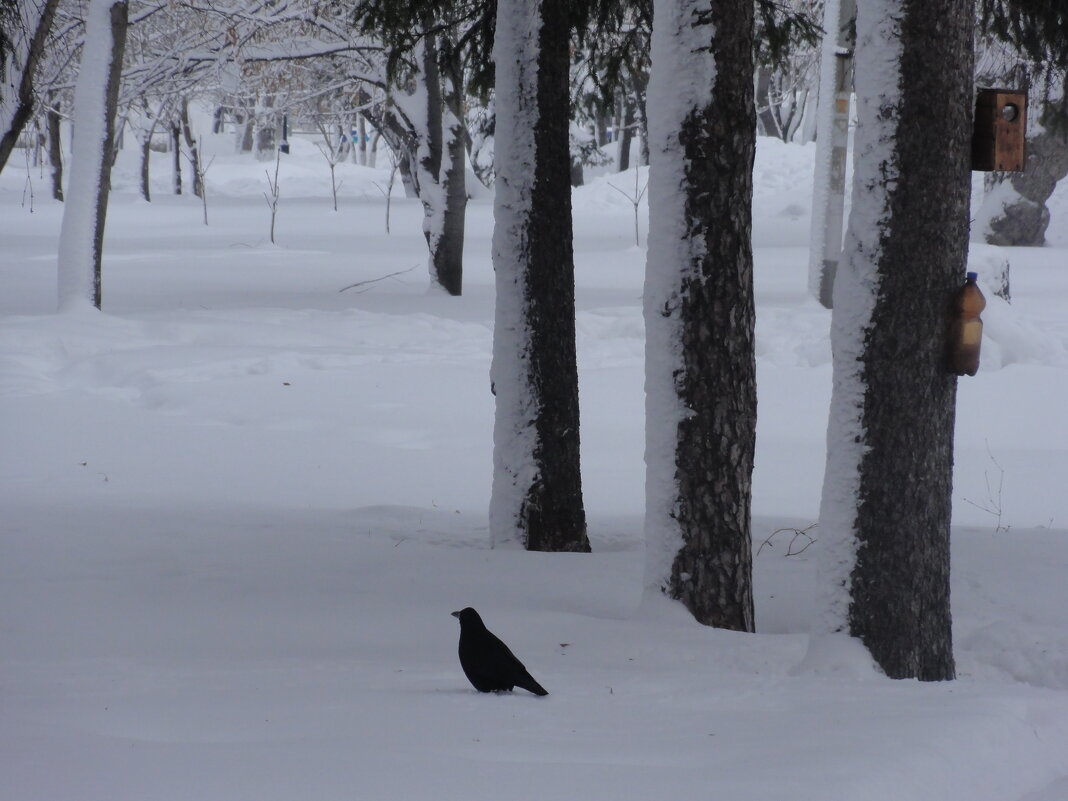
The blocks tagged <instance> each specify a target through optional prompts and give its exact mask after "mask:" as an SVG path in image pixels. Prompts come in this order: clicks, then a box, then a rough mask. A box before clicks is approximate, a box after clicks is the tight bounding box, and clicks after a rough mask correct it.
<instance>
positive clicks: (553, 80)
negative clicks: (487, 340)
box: [490, 0, 590, 551]
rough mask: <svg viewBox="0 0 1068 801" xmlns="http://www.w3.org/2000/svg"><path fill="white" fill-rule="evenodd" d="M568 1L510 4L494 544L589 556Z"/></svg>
mask: <svg viewBox="0 0 1068 801" xmlns="http://www.w3.org/2000/svg"><path fill="white" fill-rule="evenodd" d="M568 5H569V4H568V0H501V2H500V5H499V7H498V11H497V27H496V50H495V55H496V112H497V119H496V138H495V142H496V161H497V180H496V184H495V187H496V192H495V199H494V231H493V267H494V271H495V273H496V284H497V307H496V319H495V325H494V333H493V366H492V371H491V381H492V386H493V388H494V391H495V393H496V396H497V406H496V420H495V423H494V432H493V440H494V448H493V491H492V498H491V501H490V534H491V537H492V539H493V541H494V543H503V542H509V541H512V542H516V541H518V542H519V543H521V544H522V545H523V546H524V547H526V548H527V549H528V550H533V551H588V550H589V549H590V545H589V540H588V538H587V536H586V514H585V510H584V508H583V503H582V484H581V476H580V472H579V407H578V375H577V367H576V356H575V287H574V281H575V279H574V256H573V252H572V228H571V186H570V181H569V178H570V155H569V152H568V127H569V113H568V109H569V95H568V71H569V70H568V66H569V58H568V44H569V35H568V34H569V28H568V18H569V8H568Z"/></svg>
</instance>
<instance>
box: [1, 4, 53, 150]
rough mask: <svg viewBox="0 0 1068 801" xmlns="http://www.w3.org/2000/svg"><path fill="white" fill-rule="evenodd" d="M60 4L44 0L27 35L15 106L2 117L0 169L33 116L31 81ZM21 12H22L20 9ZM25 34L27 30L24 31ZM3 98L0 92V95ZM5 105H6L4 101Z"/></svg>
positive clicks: (8, 77)
mask: <svg viewBox="0 0 1068 801" xmlns="http://www.w3.org/2000/svg"><path fill="white" fill-rule="evenodd" d="M58 5H59V0H45V3H44V5H43V6H42V7H41V11H40V14H39V15H38V17H37V19H36V26H35V27H34V30H33V34H32V36H30V41H29V45H28V46H27V49H26V54H25V61H24V63H22V64H19V65H18V67H20V68H21V72H20V73H18V89H17V90H16V92H15V97H14V98H13V100H14V108H13V110H12V112H11V116H10V119H7V118H6V117H7V115H6V114H5V115H3V116H4V117H5V119H4V122H6V123H7V125H5V126H4V130H3V131H0V134H2V135H0V171H2V170H3V169H4V165H5V164H7V160H8V158H9V157H10V156H11V151H12V150H13V149H14V148H15V143H16V142H18V140H19V134H21V133H22V129H23V128H25V127H26V123H27V122H29V121H30V117H32V116H33V81H34V77H35V73H36V72H37V65H38V64H39V63H40V61H41V57H42V56H43V55H44V51H45V45H46V43H47V42H48V36H49V34H50V33H51V31H52V22H53V21H54V19H55V16H56V7H57V6H58ZM19 13H20V14H21V12H19ZM26 33H27V34H29V33H30V32H29V31H27V32H26ZM3 77H4V78H6V79H7V80H10V81H12V82H14V78H15V77H16V76H14V75H12V76H3ZM0 97H2V95H0ZM4 105H7V103H6V102H5V104H4Z"/></svg>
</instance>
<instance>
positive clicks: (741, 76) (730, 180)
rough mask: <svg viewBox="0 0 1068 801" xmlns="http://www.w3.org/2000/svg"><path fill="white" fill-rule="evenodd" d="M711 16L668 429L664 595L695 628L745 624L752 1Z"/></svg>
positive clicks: (752, 371) (715, 9) (725, 6)
mask: <svg viewBox="0 0 1068 801" xmlns="http://www.w3.org/2000/svg"><path fill="white" fill-rule="evenodd" d="M710 22H711V25H712V30H713V31H714V33H713V35H714V37H715V39H714V41H713V42H712V43H711V46H712V52H713V53H714V54H715V60H716V79H715V86H714V89H713V92H712V98H711V102H710V104H709V105H708V106H707V107H705V108H703V109H698V110H696V112H695V113H694V114H693V115H692V116H691V117H690V118H689V119H688V120H687V122H686V124H685V125H684V127H683V130H682V133H681V135H680V143H681V145H682V147H683V149H684V152H685V156H686V163H687V165H688V166H687V170H686V191H687V199H686V218H687V220H688V222H689V227H690V231H691V236H693V237H699V238H700V239H702V240H703V241H704V244H705V249H706V255H705V257H704V258H703V260H702V263H701V264H700V265H699V273H698V275H697V276H696V277H694V278H692V279H690V280H689V281H688V282H687V283H686V284H685V285H684V286H683V291H682V297H681V301H680V302H681V308H680V315H681V322H682V347H683V362H684V369H683V372H682V374H681V375H679V376H677V377H676V387H677V391H678V394H679V397H680V400H681V401H682V403H683V405H684V406H685V407H686V408H687V409H689V410H690V411H691V412H692V414H691V415H690V416H689V417H688V418H686V419H685V420H684V421H683V422H682V424H681V425H680V426H679V429H678V442H677V447H676V451H675V454H676V459H675V464H676V470H677V481H678V488H679V502H678V506H677V519H678V523H679V526H680V529H681V532H682V536H683V540H684V544H683V547H682V548H681V550H680V551H679V552H678V554H677V555H676V557H675V561H674V564H673V565H672V574H671V584H670V587H669V594H670V595H671V596H672V597H674V598H677V599H679V600H681V601H682V602H683V603H684V604H685V605H686V607H687V608H688V609H689V610H690V611H691V612H692V613H693V615H694V617H695V618H696V619H697V620H699V621H700V622H702V623H705V624H707V625H712V626H717V627H720V628H727V629H736V630H739V631H753V628H754V623H753V590H752V550H751V542H750V537H751V532H750V501H751V497H752V471H753V451H754V447H755V441H756V402H757V399H756V362H755V355H754V354H755V351H754V334H753V332H754V321H755V313H754V307H753V252H752V202H751V201H752V196H753V175H752V171H753V156H754V152H755V147H756V145H755V135H756V110H755V105H754V99H753V80H752V75H753V69H752V64H753V4H752V3H751V2H749V1H748V0H730V1H729V2H717V3H713V4H712V9H711V18H710Z"/></svg>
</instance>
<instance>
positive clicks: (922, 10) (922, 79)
mask: <svg viewBox="0 0 1068 801" xmlns="http://www.w3.org/2000/svg"><path fill="white" fill-rule="evenodd" d="M973 11H974V9H973V7H972V4H971V3H970V2H968V0H937V2H935V1H934V0H932V1H931V2H928V3H919V2H909V3H905V4H902V3H900V2H897V1H896V0H860V2H858V13H857V55H856V92H857V104H858V105H857V116H858V127H857V131H856V137H855V145H854V147H855V156H854V165H855V166H854V178H853V203H852V211H851V214H850V218H849V230H848V234H847V239H846V245H845V255H844V258H843V261H842V264H841V269H840V270H839V272H838V275H837V278H836V281H835V288H834V313H833V317H832V346H833V351H834V388H833V392H832V399H831V411H830V421H829V424H828V433H827V470H826V475H825V478H824V488H823V501H822V505H821V510H820V532H821V533H820V553H821V579H820V587H821V600H820V607H821V612H822V624H821V625H820V628H822V629H823V630H824V631H830V632H835V631H840V632H848V633H849V634H851V635H853V636H855V637H858V638H860V640H861V641H863V643H864V644H865V645H866V646H867V648H868V650H869V651H870V652H871V654H872V656H873V657H874V658H875V660H876V662H877V663H878V664H879V665H880V666H881V667H882V669H883V670H884V671H885V672H886V674H887V675H888V676H891V677H894V678H903V677H915V678H919V679H924V680H941V679H950V678H952V677H953V675H954V664H953V649H952V635H951V628H950V607H949V525H950V512H951V499H950V491H951V482H952V467H953V426H954V411H955V401H956V387H957V379H956V377H955V376H954V375H952V374H951V373H950V372H949V371H948V369H947V362H946V347H947V332H948V328H949V322H950V321H949V313H950V309H951V304H952V299H953V296H954V293H955V292H956V291H957V289H958V288H959V287H960V285H961V284H962V282H963V278H964V271H965V262H966V259H967V247H968V205H969V203H968V201H969V191H970V182H971V175H970V159H971V116H972V103H973V101H972V22H973V18H974V13H973ZM932 110H936V112H937V113H932Z"/></svg>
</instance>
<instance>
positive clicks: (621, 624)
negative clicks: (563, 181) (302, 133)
mask: <svg viewBox="0 0 1068 801" xmlns="http://www.w3.org/2000/svg"><path fill="white" fill-rule="evenodd" d="M230 148H231V142H230V140H229V139H219V140H210V139H209V141H208V142H207V150H208V154H209V156H210V155H211V154H212V153H215V154H216V160H215V162H214V163H213V164H212V166H211V168H210V170H209V172H208V186H209V207H208V215H209V222H210V225H208V226H205V225H204V224H203V222H202V219H201V217H202V210H201V207H200V203H199V201H198V200H196V199H195V198H192V197H190V196H184V197H174V196H172V195H169V194H167V189H168V184H169V181H170V176H169V169H170V168H169V163H168V156H167V155H165V154H156V156H155V162H154V164H153V170H154V172H155V178H154V190H155V195H154V199H153V202H152V203H151V204H147V203H145V202H144V201H143V200H141V199H140V198H139V197H138V195H137V189H136V174H137V173H136V170H137V164H136V161H135V156H134V154H133V152H132V150H133V149H132V148H131V149H128V150H127V151H126V152H124V153H123V155H122V157H121V159H120V163H119V166H118V170H117V173H116V175H115V179H114V187H115V188H114V192H113V195H112V203H111V206H110V208H109V211H108V226H107V237H106V245H105V266H104V271H105V277H104V308H105V313H104V314H102V315H101V314H91V315H82V314H71V315H62V316H60V315H56V314H55V313H54V309H55V305H56V248H57V237H58V232H59V227H60V220H61V216H62V206H61V204H58V203H56V202H54V201H52V200H50V199H49V198H48V194H49V193H48V189H47V179H46V176H42V175H41V173H40V171H39V170H30V171H29V172H27V169H26V166H25V164H24V163H23V162H22V159H23V154H22V152H21V151H16V152H15V154H14V156H13V157H12V160H11V163H10V164H9V166H8V167H7V168H6V169H5V170H4V172H3V174H2V175H0V509H2V513H0V515H2V516H0V777H2V778H0V798H2V799H3V801H65V800H66V799H72V800H73V799H76V800H77V801H239V800H244V799H248V800H249V801H274V800H275V799H278V800H279V801H281V800H283V799H284V800H286V801H291V800H295V799H315V800H316V801H333V800H334V799H350V800H351V799H355V800H359V801H362V800H363V799H367V800H368V801H393V800H394V799H396V800H397V801H401V800H406V801H411V800H412V799H435V801H447V800H449V799H463V800H464V801H470V800H471V799H507V801H523V800H524V799H539V800H541V801H544V800H545V799H578V798H582V799H605V800H606V801H625V800H628V799H635V801H656V800H657V799H667V798H677V797H690V798H710V799H717V801H719V800H722V801H781V799H785V798H790V799H793V801H901V800H902V799H908V801H936V800H937V801H958V800H959V801H1025V800H1026V801H1066V799H1068V580H1066V578H1065V577H1066V575H1068V426H1066V424H1065V422H1064V419H1065V409H1066V408H1068V407H1066V405H1065V399H1064V398H1065V395H1066V393H1068V311H1066V309H1068V191H1065V190H1064V189H1063V188H1062V190H1061V191H1060V192H1059V193H1058V194H1057V195H1056V196H1055V197H1054V202H1053V214H1054V219H1053V224H1052V226H1051V229H1050V232H1049V239H1050V246H1049V247H1046V248H1040V249H1013V250H998V249H995V248H988V247H983V246H976V247H974V249H973V256H972V266H973V268H975V269H978V270H979V271H980V273H984V272H986V273H989V271H990V267H991V265H993V264H996V263H997V262H998V260H999V259H1002V258H1008V259H1009V260H1010V261H1011V264H1012V295H1013V302H1012V304H1011V305H1008V304H1005V303H1004V302H1002V301H1000V300H999V299H998V298H995V297H993V296H992V292H990V291H989V290H988V291H987V298H988V301H989V306H988V308H987V311H986V313H985V314H984V320H985V321H986V331H985V333H986V337H985V341H984V344H983V364H982V368H981V371H980V373H979V375H978V376H976V377H975V378H972V379H962V380H961V383H960V392H959V406H958V419H957V434H956V436H957V451H956V453H957V456H956V462H957V465H956V471H955V487H954V495H953V502H954V522H955V528H954V545H953V560H954V561H953V612H954V629H955V644H956V658H957V669H958V674H959V680H958V681H956V682H949V683H942V684H921V683H918V682H913V681H896V682H895V681H890V680H887V679H885V678H883V677H881V676H879V675H877V673H876V672H875V671H874V670H872V669H871V667H870V665H869V664H868V663H867V660H866V659H865V657H864V656H863V654H862V653H859V651H858V649H856V648H855V647H850V645H849V643H835V642H830V643H828V642H816V643H811V644H810V643H809V638H808V636H807V634H806V631H807V626H808V620H809V617H810V615H811V613H812V601H811V595H812V591H813V586H814V581H815V575H814V564H815V558H814V557H815V555H816V553H817V552H818V549H819V547H820V543H819V530H818V528H815V529H811V530H809V531H808V534H807V536H801V535H799V536H796V537H795V535H794V534H793V533H792V532H791V531H788V530H787V531H779V533H774V532H776V531H777V530H779V529H790V528H796V529H804V528H806V527H808V526H810V525H811V524H812V523H814V522H815V520H816V514H817V509H818V506H819V498H820V485H821V479H822V471H823V461H824V435H825V429H826V419H827V405H828V401H829V397H830V380H831V365H830V349H829V344H828V327H829V320H830V315H829V312H827V311H825V310H824V309H822V308H821V307H820V306H819V305H818V304H817V303H816V302H815V301H813V300H812V299H810V298H808V297H807V296H806V292H805V286H806V274H805V273H806V269H807V267H806V265H807V254H806V242H807V239H808V225H809V217H810V205H811V204H810V200H809V195H810V190H811V171H812V157H813V148H810V147H809V148H802V147H798V146H785V145H782V144H781V143H777V142H774V141H770V140H767V139H762V140H761V141H760V143H759V153H758V158H757V173H756V176H755V186H756V199H755V226H754V227H755V231H754V238H755V245H756V268H757V269H756V291H757V317H758V328H757V347H758V380H759V392H760V408H759V431H758V445H757V456H756V473H755V477H754V481H755V487H754V515H755V519H754V544H755V546H757V547H759V553H758V555H757V558H756V596H757V601H756V603H757V626H758V630H759V633H758V634H757V635H742V634H736V633H729V632H723V631H716V630H711V629H707V628H703V627H701V626H698V625H697V624H695V623H693V622H692V620H691V619H689V617H688V616H687V615H686V614H685V613H684V611H683V610H682V609H681V608H680V607H678V606H676V605H673V604H670V603H668V602H666V601H656V602H652V603H646V604H641V570H642V543H641V538H640V531H641V525H642V523H641V514H642V505H643V481H644V475H643V472H644V471H643V462H642V447H643V419H642V414H643V403H644V399H643V391H642V380H643V365H642V361H643V324H642V317H641V292H642V280H643V270H644V257H645V256H644V244H645V209H644V207H643V209H642V219H641V230H640V233H641V246H636V245H635V242H634V213H633V208H632V206H631V203H630V201H629V200H628V199H627V198H626V197H625V196H624V192H631V193H632V192H633V191H634V173H633V172H630V173H627V174H623V175H600V176H596V177H593V178H591V180H590V183H589V185H588V186H586V187H583V188H580V189H578V190H576V192H575V195H574V204H575V225H576V243H575V246H576V272H577V277H576V280H577V303H578V336H579V342H578V348H579V368H580V383H581V403H582V414H583V423H582V447H583V454H582V458H583V482H584V489H585V500H586V508H587V511H588V515H589V524H590V535H591V536H590V538H591V541H592V543H593V547H594V553H593V554H592V555H545V554H526V553H522V552H517V551H514V550H490V549H489V548H488V544H487V530H486V515H487V507H488V503H489V490H490V469H491V447H492V425H493V398H492V396H491V395H490V391H489V379H488V371H489V359H490V349H491V339H492V331H491V323H492V319H493V280H492V270H491V267H490V259H489V240H490V235H491V232H492V198H491V197H490V196H489V195H488V194H486V193H483V194H482V195H481V196H480V197H478V198H476V199H475V200H474V201H473V202H472V204H471V206H470V207H469V212H468V239H467V250H466V264H465V269H466V273H465V293H464V296H463V297H462V298H449V297H446V296H444V295H443V294H441V293H438V292H433V291H428V284H427V278H426V268H425V262H426V256H425V245H424V243H423V239H422V235H421V231H420V221H421V216H422V212H421V209H420V207H419V205H418V203H417V202H415V201H411V200H406V199H404V198H403V197H400V196H399V195H397V194H395V197H394V199H393V204H392V219H391V229H392V234H391V235H388V236H387V235H386V234H385V232H384V222H385V201H384V198H383V195H382V192H381V191H380V189H379V186H384V185H385V181H386V179H387V173H386V171H384V170H371V169H367V168H359V167H355V166H353V165H343V167H342V168H341V169H340V171H339V176H340V178H341V179H342V180H343V182H344V183H343V185H342V187H341V191H340V210H339V211H338V212H337V213H335V212H334V211H333V210H332V207H331V201H330V185H329V173H328V169H327V166H326V162H325V160H324V159H323V158H322V156H321V155H320V154H319V153H318V152H317V150H316V149H315V147H314V145H313V144H312V143H311V142H310V141H304V140H301V139H297V140H296V141H295V142H294V143H293V153H292V154H291V155H290V156H288V157H284V159H283V162H282V165H281V171H280V183H281V202H280V206H279V210H278V220H277V244H276V245H271V244H270V243H269V242H268V231H269V224H270V219H269V214H270V212H269V209H268V208H267V204H266V203H265V201H264V197H263V192H264V191H265V190H266V189H267V179H266V176H265V169H266V168H268V167H270V168H272V170H273V163H271V164H264V163H261V162H256V161H255V160H254V159H252V158H250V157H247V156H244V157H240V156H234V155H231V154H230ZM188 180H189V179H188V175H187V176H186V181H187V186H188ZM639 180H640V181H642V182H644V180H645V175H644V172H643V173H642V174H641V175H640V176H639ZM472 183H473V179H472ZM376 184H377V185H376ZM613 184H614V187H615V188H614V187H613ZM31 186H32V191H33V195H34V198H33V202H32V209H31V207H30V206H31V204H30V199H29V189H30V187H31ZM617 188H618V189H619V190H623V191H622V192H621V191H617ZM397 189H398V190H399V181H398V187H397ZM346 288H347V289H346ZM342 290H344V291H342ZM807 537H811V538H813V539H814V540H815V542H814V544H811V545H810V547H808V548H807V549H806V550H804V552H803V553H800V554H795V555H789V554H790V553H792V551H797V550H800V549H802V548H803V547H804V546H805V545H806V544H808V542H809V540H808V538H807ZM765 541H767V544H764V545H763V547H760V546H761V544H762V543H765ZM791 544H792V551H791V547H790V546H791ZM467 605H471V606H474V607H476V608H477V609H479V611H480V612H481V613H482V616H483V617H484V619H485V620H486V623H487V625H488V626H489V627H490V629H492V630H494V631H496V632H497V633H498V634H499V635H501V636H502V638H503V639H504V640H505V641H506V642H508V643H509V645H511V646H512V648H513V650H515V651H516V653H517V654H518V655H519V657H520V658H521V659H522V660H523V661H524V662H525V663H526V664H527V666H528V668H530V670H531V672H532V673H533V674H534V676H535V677H536V678H537V679H538V680H539V681H540V682H541V683H542V684H544V685H545V686H546V687H547V688H548V689H549V691H550V695H549V696H548V697H547V698H544V699H539V698H535V697H534V696H532V695H529V694H527V693H525V692H522V691H517V692H516V693H515V694H513V695H510V696H509V695H504V696H495V695H479V694H477V693H475V692H474V691H473V690H472V689H471V688H470V686H469V685H468V683H467V681H466V679H465V678H464V676H463V674H462V673H461V671H460V668H459V664H458V661H457V658H456V651H455V649H456V640H457V636H458V627H457V625H456V621H455V620H454V619H453V618H451V617H450V616H449V613H450V612H451V611H453V610H455V609H459V608H461V607H464V606H467Z"/></svg>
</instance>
